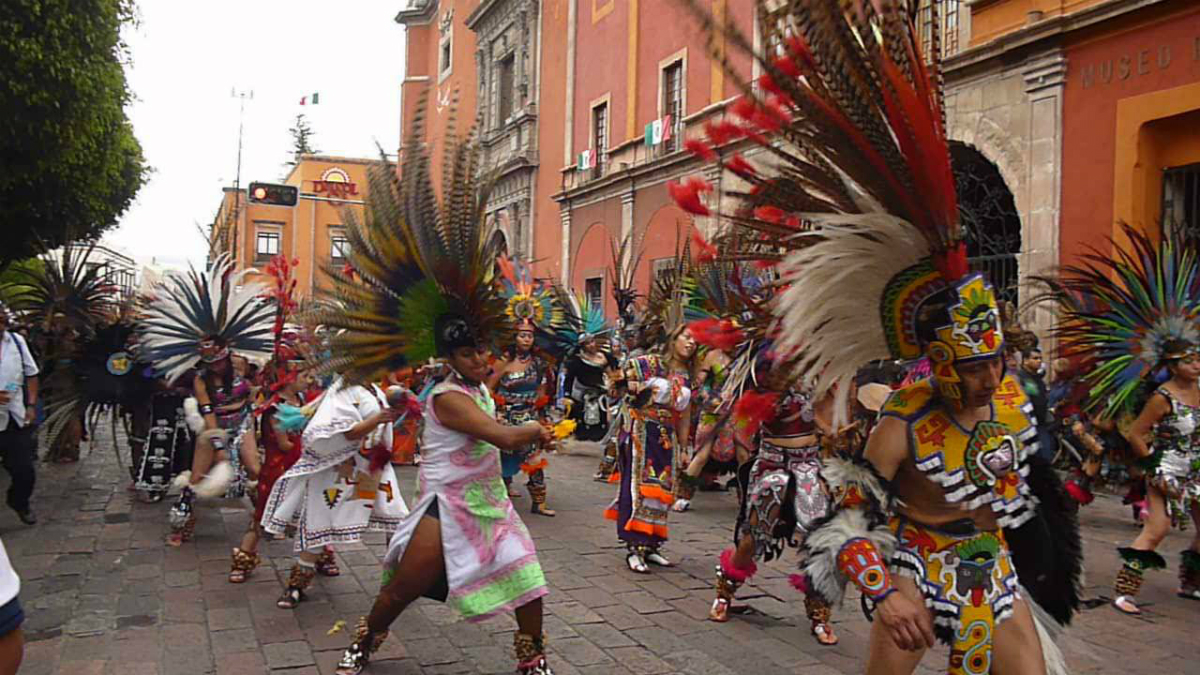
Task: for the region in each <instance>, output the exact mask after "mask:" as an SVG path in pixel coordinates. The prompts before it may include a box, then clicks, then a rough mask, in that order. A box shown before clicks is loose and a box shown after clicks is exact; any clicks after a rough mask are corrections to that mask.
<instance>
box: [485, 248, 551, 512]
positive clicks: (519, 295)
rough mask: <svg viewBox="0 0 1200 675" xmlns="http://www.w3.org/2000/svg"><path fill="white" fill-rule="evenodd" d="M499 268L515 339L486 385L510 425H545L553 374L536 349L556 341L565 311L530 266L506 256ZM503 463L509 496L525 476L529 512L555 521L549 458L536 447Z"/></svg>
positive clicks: (510, 453) (517, 451) (512, 453)
mask: <svg viewBox="0 0 1200 675" xmlns="http://www.w3.org/2000/svg"><path fill="white" fill-rule="evenodd" d="M497 264H498V265H499V267H500V270H501V275H502V276H501V292H502V294H503V296H504V297H505V299H506V301H507V308H506V311H507V313H508V315H509V318H510V320H511V321H512V322H513V325H514V326H516V338H515V340H514V341H513V344H512V346H511V347H510V348H509V349H507V350H506V351H505V355H504V358H503V359H502V360H501V361H499V362H497V363H496V366H495V367H494V368H493V370H492V374H491V376H490V377H489V378H488V379H487V385H488V388H489V389H491V390H492V391H494V392H495V397H496V403H497V408H498V411H499V414H500V419H502V420H504V422H505V423H506V424H509V425H513V426H516V425H520V424H524V423H526V422H530V421H545V420H546V419H548V417H549V407H550V398H551V394H552V393H553V390H554V376H553V373H552V372H551V368H550V365H549V363H548V362H547V359H545V358H543V355H542V354H543V353H544V352H542V351H541V350H535V349H534V340H535V335H536V334H539V333H540V334H541V336H542V337H543V341H544V342H547V343H549V342H551V340H550V337H549V336H550V335H551V333H552V331H553V330H554V329H555V327H556V326H557V325H559V324H561V323H562V321H563V313H562V308H561V307H559V305H558V301H557V298H555V294H554V292H553V289H551V288H549V287H546V286H544V285H541V284H534V282H533V272H532V271H531V270H530V269H529V267H528V266H527V265H525V264H524V263H522V262H520V261H512V260H509V259H508V257H507V256H501V257H500V258H499V259H498V260H497ZM501 459H502V461H501V465H502V466H503V468H504V485H505V486H506V488H507V489H508V496H509V497H515V496H517V495H516V493H515V492H513V489H512V480H513V477H514V476H516V475H517V474H518V473H522V472H524V473H525V475H526V476H528V478H527V479H526V483H525V487H527V488H528V489H529V498H530V501H531V502H532V505H531V507H530V512H531V513H533V514H535V515H539V516H550V517H553V516H554V515H555V513H554V510H553V509H550V508H548V507H547V506H546V472H545V468H546V465H547V460H546V458H545V457H544V456H542V455H541V454H540V453H539V452H538V448H537V447H536V446H534V445H532V444H531V445H525V446H522V447H519V448H510V449H507V450H503V451H502V454H501Z"/></svg>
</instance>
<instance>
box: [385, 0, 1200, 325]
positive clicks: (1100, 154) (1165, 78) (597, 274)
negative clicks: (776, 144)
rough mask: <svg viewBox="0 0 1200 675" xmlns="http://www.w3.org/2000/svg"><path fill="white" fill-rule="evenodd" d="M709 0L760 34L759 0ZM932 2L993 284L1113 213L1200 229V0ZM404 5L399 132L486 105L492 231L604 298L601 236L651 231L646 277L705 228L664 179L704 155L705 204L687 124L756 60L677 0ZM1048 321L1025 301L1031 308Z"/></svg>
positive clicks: (1071, 245)
mask: <svg viewBox="0 0 1200 675" xmlns="http://www.w3.org/2000/svg"><path fill="white" fill-rule="evenodd" d="M779 4H782V3H777V5H776V7H778V5H779ZM701 5H702V6H704V7H706V8H707V9H708V10H709V11H710V12H711V13H712V14H713V15H714V16H715V17H716V18H717V19H718V21H721V20H729V21H731V22H732V23H733V24H734V25H735V26H737V27H738V29H739V30H740V32H741V33H742V34H743V35H745V36H747V37H748V38H749V39H752V40H753V42H754V43H755V44H756V46H761V45H758V43H759V42H760V40H761V37H760V35H761V31H760V30H759V26H758V25H757V22H758V19H757V18H756V17H755V16H753V15H752V13H753V7H754V4H753V3H750V2H734V1H733V0H706V2H703V3H701ZM766 6H767V7H770V6H771V5H769V4H768V5H766ZM937 8H938V11H937V13H936V14H935V13H934V12H932V11H931V10H930V4H929V2H928V0H926V1H925V2H924V3H923V5H922V7H921V8H920V10H919V11H918V14H917V23H918V28H919V29H921V30H922V31H923V32H924V33H925V34H927V33H928V31H927V28H928V27H929V26H930V25H931V24H932V22H933V21H934V20H935V16H936V20H937V21H938V22H939V23H940V25H941V32H942V36H943V38H942V42H941V49H942V60H943V72H944V77H945V83H946V120H947V133H948V136H949V138H950V140H951V158H952V161H953V162H954V165H955V170H956V171H955V172H956V178H957V180H958V182H959V186H958V187H959V192H960V197H961V198H960V202H961V206H962V208H963V210H964V216H965V219H966V220H967V226H968V231H969V234H968V242H967V243H968V251H969V255H970V256H971V260H972V265H973V266H974V267H975V268H976V269H980V270H983V271H985V272H986V273H988V274H989V276H991V278H992V280H993V282H994V283H995V284H996V286H997V287H998V289H1000V291H1001V293H1002V294H1003V295H1004V296H1005V297H1007V298H1009V299H1012V300H1015V301H1018V302H1020V301H1021V300H1022V299H1024V298H1023V297H1022V296H1024V295H1025V294H1026V293H1027V292H1028V288H1029V287H1028V285H1027V284H1023V283H1022V281H1023V280H1024V279H1026V278H1028V277H1029V276H1030V275H1032V274H1039V273H1048V272H1052V271H1053V270H1054V268H1056V267H1057V266H1058V265H1060V264H1062V263H1064V262H1070V261H1072V260H1073V259H1074V258H1075V257H1076V256H1077V255H1078V254H1079V253H1080V252H1081V251H1083V250H1084V249H1085V248H1086V247H1087V246H1100V247H1101V248H1102V249H1103V247H1104V246H1105V245H1106V244H1105V241H1106V239H1105V238H1106V237H1107V236H1110V235H1113V234H1114V233H1115V232H1116V222H1117V221H1118V220H1126V221H1128V222H1131V223H1133V224H1135V225H1139V226H1145V227H1149V228H1151V229H1153V228H1156V227H1157V223H1158V222H1159V220H1160V219H1162V218H1163V213H1164V211H1166V215H1167V219H1168V220H1171V221H1173V222H1176V223H1177V224H1178V225H1179V226H1180V227H1185V228H1191V229H1194V230H1196V231H1197V232H1200V133H1197V131H1196V130H1197V129H1198V128H1200V119H1198V118H1197V115H1200V112H1197V111H1200V2H1196V1H1195V0H973V1H968V0H938V3H937ZM765 20H768V21H771V20H775V18H774V17H772V16H770V15H768V16H766V17H765ZM397 21H399V22H400V23H402V24H404V25H405V26H406V28H407V31H408V45H407V49H408V52H407V58H408V62H407V63H408V76H407V77H406V79H405V81H404V84H403V86H404V104H403V114H402V119H401V124H402V126H403V128H404V130H405V132H407V130H408V128H409V127H410V125H411V122H412V120H413V119H414V117H415V116H416V114H417V112H418V111H417V107H418V106H419V105H421V103H420V102H421V101H422V100H423V101H424V108H423V109H422V110H421V113H422V114H423V115H424V116H425V117H426V118H427V119H428V120H429V121H430V122H429V124H428V125H427V127H426V130H425V132H424V136H425V138H424V140H425V141H426V142H427V143H428V144H430V146H431V147H432V148H433V150H434V156H435V160H434V161H435V169H436V167H437V166H438V165H439V159H438V158H437V150H438V145H439V143H440V142H441V139H442V138H443V137H444V134H445V131H446V127H447V124H448V120H449V118H448V111H449V109H450V106H449V103H450V101H451V100H452V99H453V97H454V95H455V92H458V99H459V113H458V118H457V124H456V129H457V130H458V131H459V132H461V131H463V130H465V129H466V128H467V127H468V126H469V125H470V123H471V121H473V120H478V123H479V125H480V126H479V130H480V138H481V141H482V142H483V145H484V147H485V154H486V155H487V157H488V159H489V161H490V162H491V163H492V164H493V165H494V166H500V167H501V168H502V172H503V175H504V177H503V178H502V180H501V182H500V184H499V186H498V188H499V189H498V192H497V194H496V195H494V198H493V204H494V206H493V208H492V209H491V212H490V214H489V227H491V228H492V229H493V231H495V232H498V233H499V234H496V235H495V236H497V237H502V238H503V239H504V241H505V243H506V244H507V245H508V247H509V249H510V250H512V251H515V252H518V253H520V254H522V255H523V256H525V257H528V258H531V259H533V260H535V261H537V262H536V263H535V264H536V270H537V272H538V273H539V274H541V275H543V276H548V277H553V278H556V279H559V280H561V281H563V282H565V283H566V284H568V285H570V286H571V287H573V288H575V289H577V290H579V291H583V292H587V293H588V294H590V295H594V296H597V297H603V298H605V299H606V301H607V299H608V296H609V295H610V292H609V287H608V286H609V283H610V279H609V277H608V271H607V270H608V268H609V265H610V244H609V242H610V241H612V240H620V239H621V238H622V237H624V236H627V235H633V236H635V237H637V238H639V239H640V240H641V241H642V244H643V251H644V253H643V257H642V260H643V264H642V266H641V268H640V269H639V275H638V278H639V286H640V287H641V288H642V289H643V290H644V289H646V288H647V287H648V286H649V281H650V279H651V276H652V275H653V273H654V270H655V269H656V268H658V267H659V266H660V265H661V264H663V262H664V261H665V260H666V259H668V258H670V257H671V256H672V255H673V254H674V252H675V250H676V248H677V246H679V245H680V244H681V242H682V240H683V238H684V237H686V236H687V235H688V232H689V228H692V227H696V228H699V229H700V230H702V231H706V230H707V229H708V228H710V227H711V226H712V224H711V223H708V222H704V219H692V218H691V217H689V216H688V215H686V214H685V213H683V212H682V211H681V210H680V209H678V208H677V207H676V206H675V205H674V204H673V203H672V202H671V200H670V198H669V196H668V194H667V190H666V185H667V182H668V181H670V180H673V179H678V178H681V177H684V176H687V175H689V174H694V173H697V172H710V173H707V174H706V177H707V178H709V179H710V181H712V182H714V184H715V187H716V190H717V199H723V198H724V194H725V192H726V191H727V190H728V189H730V188H731V187H733V186H730V185H722V184H721V181H728V180H729V179H728V177H725V176H720V175H717V174H716V173H715V172H711V169H709V168H706V167H703V166H701V165H700V164H699V163H698V162H697V161H696V160H695V159H693V158H692V157H691V156H689V155H688V154H687V153H686V152H683V151H682V149H681V148H682V139H685V138H687V137H689V136H691V135H694V134H697V133H699V132H700V129H701V127H702V125H703V123H704V121H705V120H708V119H711V118H718V117H720V116H721V115H724V114H725V109H726V106H727V104H728V103H729V102H730V101H732V100H733V99H734V98H735V97H736V96H738V95H739V94H740V91H741V90H740V86H739V83H740V82H746V81H750V80H752V78H753V77H754V76H755V75H757V73H756V72H754V71H755V68H754V66H752V64H751V63H750V62H749V59H747V58H745V57H744V56H742V55H739V54H737V53H736V52H734V51H733V50H727V49H726V48H727V45H726V44H725V43H724V42H723V41H722V40H721V38H717V44H716V49H717V50H718V52H719V53H721V54H724V55H725V56H727V57H729V58H730V59H731V66H732V69H733V73H734V74H733V75H730V74H728V73H727V72H726V71H725V70H724V69H722V68H721V67H720V66H719V65H718V64H717V63H715V62H714V59H712V58H710V56H709V52H708V49H707V46H706V37H705V35H704V33H703V31H702V30H701V29H700V27H699V23H698V22H697V21H696V20H695V19H694V18H693V17H692V16H691V15H690V14H689V13H688V11H687V10H686V9H685V8H684V7H683V6H682V4H681V3H675V2H669V1H667V0H408V2H407V3H406V6H405V9H404V10H402V11H401V12H400V14H399V15H398V16H397ZM926 46H928V45H926ZM727 51H728V53H726V52H727ZM422 96H424V97H425V98H424V99H422ZM654 123H657V124H658V125H659V126H658V127H657V128H658V129H666V130H667V133H666V134H661V135H659V134H660V132H659V131H653V130H654V129H655V127H653V126H651V125H652V124H654ZM648 132H652V133H653V134H654V135H653V136H652V139H651V140H650V141H647V133H648ZM737 149H738V150H743V151H745V152H746V154H747V156H748V157H751V156H752V155H753V154H754V152H755V149H754V148H737ZM608 310H609V314H610V316H611V313H612V311H613V308H612V306H611V302H609V303H608ZM1049 320H1050V317H1049V316H1048V315H1045V314H1044V313H1042V314H1035V315H1034V316H1033V317H1032V318H1031V324H1032V325H1033V326H1034V327H1035V328H1037V327H1041V328H1044V327H1045V326H1046V325H1048V322H1049Z"/></svg>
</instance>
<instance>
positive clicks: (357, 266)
mask: <svg viewBox="0 0 1200 675" xmlns="http://www.w3.org/2000/svg"><path fill="white" fill-rule="evenodd" d="M449 126H450V127H451V128H453V123H452V122H451V123H450V124H449ZM422 130H423V121H422V120H421V119H420V118H418V119H417V120H416V122H415V124H414V129H413V130H412V131H410V132H409V134H408V141H407V143H406V144H405V146H404V149H403V152H402V154H401V164H400V175H399V176H397V173H396V170H395V167H394V166H392V165H390V164H388V163H387V162H386V161H381V162H380V163H379V164H377V165H375V166H373V167H371V169H370V171H369V172H368V176H369V178H368V180H369V187H370V190H369V192H368V194H367V198H366V208H365V212H364V214H363V215H362V216H359V215H358V214H356V213H355V212H354V211H351V210H347V211H346V212H345V215H346V221H347V225H348V227H347V237H348V239H349V240H350V247H351V248H350V254H349V260H348V262H349V267H350V268H351V269H352V270H353V274H352V275H347V274H344V273H343V272H342V269H341V268H340V267H339V268H337V269H334V268H328V270H327V271H328V273H329V274H330V276H331V277H332V279H333V289H332V291H331V292H329V293H327V294H326V296H325V299H324V302H323V306H322V308H321V309H320V310H319V311H318V312H316V314H315V316H314V319H315V321H316V322H317V323H319V324H322V325H324V326H325V327H327V328H328V329H331V332H333V333H334V334H333V337H332V338H331V340H330V350H331V355H332V356H331V359H330V361H329V362H328V364H327V367H328V368H329V369H331V370H335V371H338V372H340V373H341V374H342V375H343V376H344V377H345V378H346V379H347V380H348V381H351V382H370V381H376V380H379V379H381V378H382V377H383V376H384V375H385V374H387V373H389V372H392V371H395V370H399V369H400V368H402V367H404V366H405V365H408V364H416V363H421V362H424V361H426V360H428V359H429V358H431V357H433V356H435V355H436V354H437V352H438V346H439V345H441V346H442V347H443V348H445V347H446V346H450V347H453V346H459V345H467V344H476V343H479V344H482V342H480V341H481V340H488V341H494V342H496V343H499V344H507V343H509V342H511V339H512V322H511V320H510V319H509V317H508V315H507V313H506V312H505V301H504V298H502V297H501V294H500V291H499V288H498V286H497V285H496V284H495V283H494V280H493V273H492V270H493V267H494V265H495V261H496V253H497V252H496V251H495V250H494V248H493V247H491V246H489V245H487V244H486V243H485V237H484V235H485V230H484V209H485V207H486V206H487V199H488V194H489V192H490V187H491V184H492V181H491V180H490V179H484V178H482V177H481V176H480V154H479V148H478V146H477V145H476V144H475V142H474V140H475V139H474V136H473V135H472V136H469V137H468V138H467V139H466V140H462V139H458V138H454V137H447V138H446V140H445V141H444V144H443V148H444V157H445V158H444V160H443V162H442V172H443V173H442V190H441V202H440V203H439V201H438V197H437V195H436V194H435V193H434V190H433V185H432V179H431V176H430V162H429V156H428V155H427V154H426V151H425V148H424V142H423V138H424V134H423V131H422ZM440 317H447V320H443V321H444V325H442V326H441V329H442V330H441V334H438V331H435V322H438V321H439V320H442V319H440ZM450 317H454V318H453V319H452V320H450Z"/></svg>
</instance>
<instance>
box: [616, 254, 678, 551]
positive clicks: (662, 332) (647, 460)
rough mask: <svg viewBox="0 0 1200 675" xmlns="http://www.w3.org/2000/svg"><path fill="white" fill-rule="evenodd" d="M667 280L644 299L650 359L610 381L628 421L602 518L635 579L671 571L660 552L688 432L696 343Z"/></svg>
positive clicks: (674, 286)
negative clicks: (612, 493)
mask: <svg viewBox="0 0 1200 675" xmlns="http://www.w3.org/2000/svg"><path fill="white" fill-rule="evenodd" d="M668 276H670V277H672V278H671V279H667V280H665V281H664V282H662V283H660V284H659V286H658V287H656V289H655V294H654V296H652V297H651V309H650V310H648V314H649V321H648V323H647V325H646V326H645V330H644V335H645V336H646V338H645V344H648V345H656V347H655V350H654V353H651V354H647V355H645V356H637V357H634V358H631V359H630V360H629V361H628V362H626V364H625V366H624V368H623V372H622V373H621V374H620V375H619V376H618V381H617V386H618V387H619V388H620V389H621V391H623V393H624V396H625V406H626V411H627V413H628V415H629V420H628V422H627V424H626V427H625V429H623V430H622V432H621V437H620V441H619V445H618V459H617V471H618V472H620V485H619V488H618V491H617V496H616V498H614V499H613V501H612V503H611V504H610V505H609V507H608V508H607V509H606V510H605V512H604V517H605V518H607V519H609V520H614V521H616V524H617V538H618V539H620V540H621V541H622V542H623V543H624V544H625V547H626V550H627V553H626V556H625V563H626V564H627V565H628V566H629V569H630V570H632V571H634V572H637V573H638V574H648V573H649V572H650V568H649V567H647V563H649V564H651V565H658V566H660V567H671V566H672V563H671V561H670V560H668V559H667V558H666V556H664V555H663V553H662V550H661V547H662V544H663V543H664V542H666V540H667V515H668V513H669V512H670V508H671V504H672V502H674V500H675V480H676V479H677V471H678V468H679V466H680V454H679V453H680V452H681V451H682V448H684V447H686V446H687V443H688V432H689V431H690V427H691V415H690V411H691V399H692V367H693V359H694V357H695V354H696V341H695V340H694V339H692V334H691V332H690V331H689V330H688V328H687V325H686V324H685V323H683V293H682V288H683V286H682V280H683V277H682V275H681V274H676V275H668Z"/></svg>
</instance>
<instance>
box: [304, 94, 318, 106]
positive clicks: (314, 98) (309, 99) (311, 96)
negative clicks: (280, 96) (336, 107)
mask: <svg viewBox="0 0 1200 675" xmlns="http://www.w3.org/2000/svg"><path fill="white" fill-rule="evenodd" d="M310 102H311V103H312V104H313V105H316V104H318V103H320V102H321V94H320V93H319V92H313V93H312V94H309V95H308V96H301V97H300V105H308V104H309V103H310Z"/></svg>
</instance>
